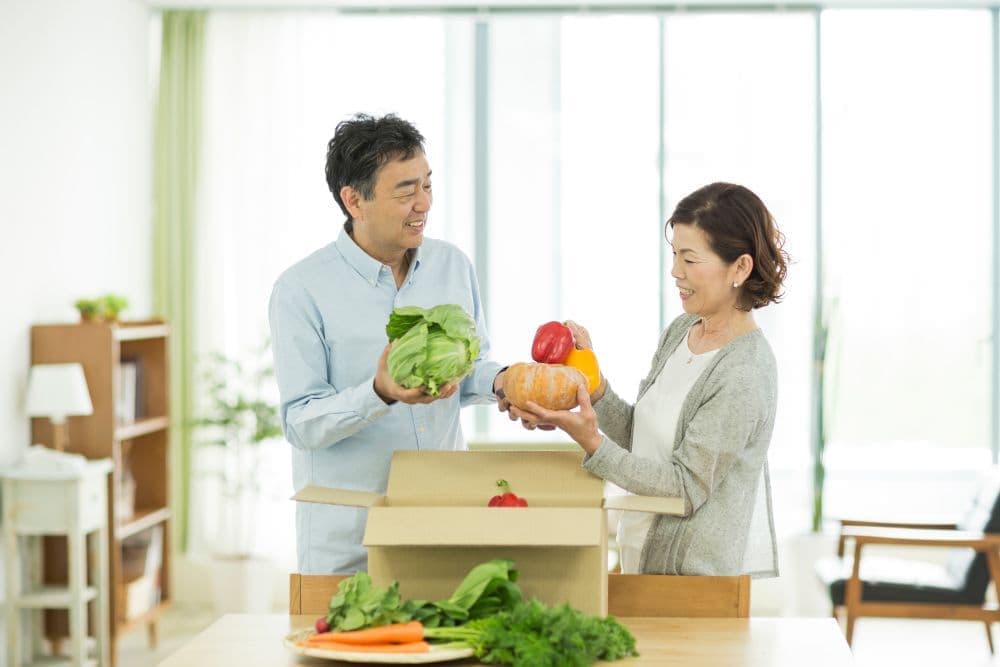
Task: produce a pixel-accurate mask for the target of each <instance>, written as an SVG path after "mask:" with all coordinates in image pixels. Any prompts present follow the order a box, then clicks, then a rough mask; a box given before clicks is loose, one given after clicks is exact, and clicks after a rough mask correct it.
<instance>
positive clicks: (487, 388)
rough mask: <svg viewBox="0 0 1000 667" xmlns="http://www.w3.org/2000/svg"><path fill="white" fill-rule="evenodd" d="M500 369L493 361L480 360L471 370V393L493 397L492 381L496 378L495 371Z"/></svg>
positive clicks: (497, 371)
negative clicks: (477, 365)
mask: <svg viewBox="0 0 1000 667" xmlns="http://www.w3.org/2000/svg"><path fill="white" fill-rule="evenodd" d="M501 370H502V369H501V368H500V364H498V363H496V362H495V361H487V362H482V363H481V365H480V367H479V368H477V369H476V370H475V371H473V374H472V376H471V377H470V378H469V379H471V380H472V393H473V394H476V395H478V396H483V397H487V398H493V397H494V394H493V382H494V381H495V380H496V379H497V373H499V372H500V371H501Z"/></svg>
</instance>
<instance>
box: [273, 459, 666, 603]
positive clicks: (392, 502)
mask: <svg viewBox="0 0 1000 667" xmlns="http://www.w3.org/2000/svg"><path fill="white" fill-rule="evenodd" d="M582 458H583V454H582V452H566V451H558V452H556V451H551V452H544V451H543V452H540V451H531V452H512V451H507V452H439V451H409V450H402V451H397V452H395V453H394V454H393V458H392V464H391V468H390V470H389V484H388V488H387V491H386V493H385V495H382V494H378V493H368V492H364V491H351V490H347V489H330V488H324V487H319V486H307V487H305V488H303V489H302V490H301V491H299V492H298V493H297V494H295V496H293V498H294V499H295V500H298V501H301V502H316V503H326V504H333V505H349V506H353V507H367V508H369V509H368V522H367V525H366V527H365V535H364V545H365V546H366V547H367V548H368V572H369V574H370V575H371V577H372V580H373V581H374V582H375V583H376V584H377V585H379V586H386V585H388V584H389V583H391V582H392V581H394V580H396V581H399V582H400V592H401V593H402V594H403V596H404V597H406V598H417V599H430V600H438V599H443V598H447V597H449V596H450V595H451V593H452V591H454V589H455V588H456V587H457V586H458V584H459V583H460V582H461V580H462V578H463V577H464V576H465V575H466V574H467V573H468V571H469V570H470V569H471V568H472V567H473V566H475V565H476V564H478V563H481V562H483V561H486V560H490V559H491V558H510V559H513V560H514V562H515V563H516V564H517V568H518V570H519V571H520V578H519V579H518V582H517V583H518V585H519V586H520V587H521V590H522V591H524V594H525V596H526V597H528V598H531V597H537V598H538V599H540V600H542V601H543V602H545V603H547V604H559V603H562V602H568V603H569V604H570V605H572V606H573V607H575V608H576V609H579V610H580V611H583V612H585V613H588V614H601V615H604V614H606V613H607V607H608V588H607V581H608V577H607V574H608V561H607V543H608V528H607V516H606V511H605V510H606V509H611V508H615V509H622V510H635V511H652V512H661V513H665V514H679V513H681V512H682V511H683V501H682V500H681V499H680V498H653V497H646V496H615V497H611V498H607V499H606V498H605V497H604V481H603V480H601V479H600V478H598V477H596V476H594V475H591V474H590V473H589V472H587V471H586V470H584V469H583V468H582V467H581V466H580V462H581V460H582ZM498 479H506V480H507V481H508V482H509V483H510V485H511V489H512V490H513V491H514V493H516V494H517V495H518V496H521V497H523V498H525V499H527V501H528V507H526V508H514V507H511V508H498V507H487V503H488V502H489V499H490V498H491V497H492V496H494V495H495V494H497V493H498V492H499V491H498V489H497V486H496V481H497V480H498Z"/></svg>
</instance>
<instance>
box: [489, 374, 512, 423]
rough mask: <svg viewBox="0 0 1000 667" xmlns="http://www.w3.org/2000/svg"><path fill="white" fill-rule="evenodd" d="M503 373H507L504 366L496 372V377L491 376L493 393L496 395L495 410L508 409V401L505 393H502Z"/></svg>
mask: <svg viewBox="0 0 1000 667" xmlns="http://www.w3.org/2000/svg"><path fill="white" fill-rule="evenodd" d="M505 375H507V369H506V368H505V369H503V370H502V371H500V372H499V373H497V374H496V377H495V378H493V394H494V395H495V396H496V397H497V410H499V411H500V412H507V410H509V409H510V401H508V400H507V396H506V394H504V393H503V378H504V376H505ZM511 419H513V417H511Z"/></svg>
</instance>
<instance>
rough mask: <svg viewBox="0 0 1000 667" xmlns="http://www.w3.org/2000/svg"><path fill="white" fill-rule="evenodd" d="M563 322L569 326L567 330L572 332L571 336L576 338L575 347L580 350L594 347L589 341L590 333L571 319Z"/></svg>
mask: <svg viewBox="0 0 1000 667" xmlns="http://www.w3.org/2000/svg"><path fill="white" fill-rule="evenodd" d="M563 324H565V325H566V326H567V327H569V330H570V331H572V332H573V338H574V339H575V340H576V346H577V348H579V349H581V350H593V349H594V344H593V343H592V342H590V333H589V332H588V331H587V330H586V329H584V328H583V327H582V326H580V325H579V324H577V323H576V322H574V321H573V320H566V321H565V322H563Z"/></svg>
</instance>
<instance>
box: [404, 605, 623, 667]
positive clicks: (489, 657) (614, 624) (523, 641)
mask: <svg viewBox="0 0 1000 667" xmlns="http://www.w3.org/2000/svg"><path fill="white" fill-rule="evenodd" d="M424 636H425V637H427V638H430V639H438V640H445V641H448V642H449V643H448V644H446V645H447V646H470V647H472V649H473V651H475V654H476V657H477V658H478V659H479V660H481V661H482V662H485V663H488V664H493V665H518V667H577V666H580V667H582V666H584V665H590V664H591V663H593V662H596V661H598V660H619V659H621V658H625V657H628V656H634V655H639V654H638V652H637V651H636V648H635V637H633V636H632V633H630V632H629V631H628V629H627V628H625V627H624V626H623V625H621V624H620V623H619V622H618V621H616V620H615V619H614V618H613V617H610V616H608V617H606V618H601V617H599V616H587V615H586V614H582V613H580V612H579V611H576V610H575V609H573V608H572V607H570V606H569V605H566V604H562V605H559V606H557V607H546V606H545V605H544V604H542V603H541V602H539V601H538V600H532V601H530V602H519V603H518V604H516V605H515V606H514V607H513V608H512V609H510V610H505V611H501V612H499V613H497V614H494V615H492V616H488V617H486V618H482V619H479V620H475V621H470V622H468V623H466V624H465V625H464V626H461V627H455V628H430V629H425V630H424Z"/></svg>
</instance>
